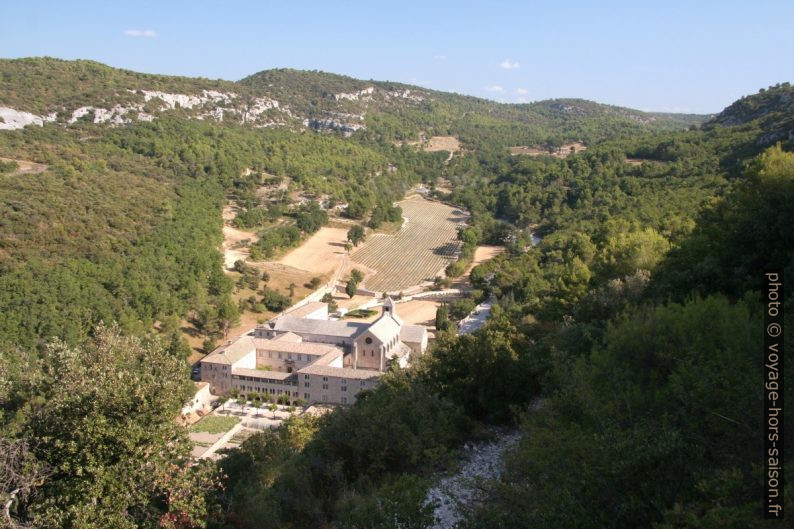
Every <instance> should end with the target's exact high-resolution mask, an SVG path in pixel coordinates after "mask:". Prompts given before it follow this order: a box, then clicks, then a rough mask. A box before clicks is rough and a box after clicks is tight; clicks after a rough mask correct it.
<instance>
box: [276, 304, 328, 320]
mask: <svg viewBox="0 0 794 529" xmlns="http://www.w3.org/2000/svg"><path fill="white" fill-rule="evenodd" d="M326 306H327V304H326V303H323V302H322V301H313V302H311V303H307V304H306V305H303V306H301V307H298V308H297V309H294V310H291V311H289V312H287V313H286V314H285V315H286V316H291V317H293V318H304V317H306V316H307V315H309V314H311V313H312V312H316V311H318V310H320V309H323V308H325V307H326Z"/></svg>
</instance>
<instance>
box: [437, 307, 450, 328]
mask: <svg viewBox="0 0 794 529" xmlns="http://www.w3.org/2000/svg"><path fill="white" fill-rule="evenodd" d="M451 325H452V322H451V321H450V320H449V309H447V306H446V305H441V306H439V307H438V308H437V309H436V330H437V331H448V330H449V328H450V326H451Z"/></svg>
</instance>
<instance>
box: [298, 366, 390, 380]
mask: <svg viewBox="0 0 794 529" xmlns="http://www.w3.org/2000/svg"><path fill="white" fill-rule="evenodd" d="M298 374H301V375H303V374H306V375H320V376H324V377H336V378H350V379H355V380H369V379H378V378H379V377H380V376H381V375H382V374H383V373H381V372H380V371H375V370H372V369H353V368H351V367H330V366H322V365H316V364H311V365H308V366H306V367H304V368H302V369H299V370H298Z"/></svg>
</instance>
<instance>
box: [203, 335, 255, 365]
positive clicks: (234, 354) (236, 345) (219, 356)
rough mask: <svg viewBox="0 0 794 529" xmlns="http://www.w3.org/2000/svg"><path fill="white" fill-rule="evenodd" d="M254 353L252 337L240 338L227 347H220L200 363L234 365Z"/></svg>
mask: <svg viewBox="0 0 794 529" xmlns="http://www.w3.org/2000/svg"><path fill="white" fill-rule="evenodd" d="M254 352H256V346H255V345H254V338H253V337H252V336H248V335H244V336H240V337H239V338H237V339H236V340H234V341H233V342H232V343H230V344H228V345H222V346H220V347H218V348H217V349H215V350H214V351H213V352H211V353H210V354H208V355H207V356H206V357H204V358H203V359H202V360H201V361H202V362H207V363H210V364H229V365H231V364H234V363H236V362H239V361H240V360H241V359H242V358H243V357H245V356H246V355H248V354H250V353H254Z"/></svg>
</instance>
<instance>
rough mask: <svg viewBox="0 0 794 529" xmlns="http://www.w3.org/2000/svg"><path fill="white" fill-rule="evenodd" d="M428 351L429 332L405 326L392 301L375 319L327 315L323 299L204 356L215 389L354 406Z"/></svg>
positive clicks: (207, 378)
mask: <svg viewBox="0 0 794 529" xmlns="http://www.w3.org/2000/svg"><path fill="white" fill-rule="evenodd" d="M426 349H427V329H426V328H425V327H424V326H421V325H405V324H404V323H403V321H402V320H401V319H400V317H399V316H398V315H397V311H396V307H395V304H394V302H393V301H392V300H391V299H386V301H385V302H384V306H383V312H382V314H381V316H380V317H379V318H378V319H377V320H375V321H374V322H372V323H361V322H348V321H336V320H329V319H328V309H327V306H326V305H325V304H324V303H312V304H309V305H306V306H304V307H301V308H300V309H298V310H297V311H295V312H293V313H288V314H285V315H284V316H280V317H278V318H275V319H273V320H272V321H270V322H269V323H267V324H264V325H258V326H257V327H256V328H254V329H252V330H251V331H249V332H247V333H245V334H243V335H241V336H239V337H237V338H236V339H234V340H232V341H230V342H229V343H227V344H226V345H224V346H221V347H219V348H218V349H216V350H215V351H213V352H212V353H211V354H209V355H207V357H206V358H204V359H203V360H202V361H201V380H202V381H204V382H207V383H209V385H210V390H211V391H212V393H214V394H226V393H228V392H229V391H231V390H233V389H235V390H237V391H241V392H244V393H251V392H255V393H264V394H267V395H268V396H270V397H271V398H279V396H282V397H281V398H288V399H289V400H290V401H293V402H294V401H296V400H298V399H300V400H303V401H305V402H307V403H328V404H352V403H353V402H355V399H356V395H357V394H358V393H359V392H361V391H362V390H366V389H371V388H373V387H375V386H376V385H377V384H378V380H379V378H380V375H381V374H382V373H383V372H384V371H385V370H386V369H387V368H388V367H389V366H390V365H392V364H396V365H399V366H400V367H405V366H407V365H408V364H409V363H410V360H411V357H412V356H416V355H421V354H422V353H424V351H425V350H426Z"/></svg>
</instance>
